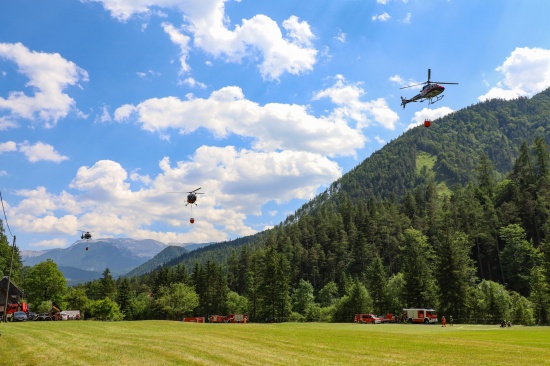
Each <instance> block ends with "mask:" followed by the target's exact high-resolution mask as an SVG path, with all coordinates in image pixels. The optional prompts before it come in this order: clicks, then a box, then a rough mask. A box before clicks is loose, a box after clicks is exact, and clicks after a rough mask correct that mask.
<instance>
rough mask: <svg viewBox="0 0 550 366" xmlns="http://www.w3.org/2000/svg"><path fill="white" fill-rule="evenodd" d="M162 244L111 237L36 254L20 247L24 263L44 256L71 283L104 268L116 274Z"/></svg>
mask: <svg viewBox="0 0 550 366" xmlns="http://www.w3.org/2000/svg"><path fill="white" fill-rule="evenodd" d="M86 247H88V250H86ZM165 248H166V245H165V244H163V243H161V242H158V241H156V240H151V239H145V240H134V239H112V238H110V239H94V240H78V241H76V242H75V243H74V244H73V245H71V246H70V247H68V248H63V249H51V250H48V251H46V252H45V253H42V254H39V255H36V253H29V252H32V251H23V252H22V253H21V255H22V259H23V260H24V261H25V265H27V266H34V265H35V264H38V263H40V262H44V261H45V260H46V259H51V260H53V261H54V262H55V263H56V264H57V266H58V267H59V269H60V270H61V272H63V274H64V275H65V277H66V278H67V279H70V283H73V284H74V283H75V282H84V281H89V280H91V279H94V278H100V277H101V274H102V273H103V271H104V270H105V268H109V270H110V271H111V273H112V275H113V277H115V278H116V277H118V276H120V275H123V274H125V273H128V272H129V271H131V270H132V269H134V268H135V267H137V266H139V265H141V264H143V263H145V262H147V261H148V260H149V259H151V258H153V257H154V256H155V255H157V254H158V253H159V252H161V251H162V250H163V249H165ZM92 277H93V278H92Z"/></svg>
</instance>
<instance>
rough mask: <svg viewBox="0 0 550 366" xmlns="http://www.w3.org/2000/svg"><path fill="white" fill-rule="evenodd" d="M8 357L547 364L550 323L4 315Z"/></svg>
mask: <svg viewBox="0 0 550 366" xmlns="http://www.w3.org/2000/svg"><path fill="white" fill-rule="evenodd" d="M0 330H1V331H2V335H1V337H0V347H1V348H0V365H2V366H4V365H41V366H43V365H56V366H62V365H71V366H72V365H393V364H401V365H476V366H479V365H530V366H536V365H544V364H550V327H521V326H514V327H512V328H509V329H501V328H499V327H498V326H486V325H483V326H480V325H455V326H454V327H449V326H447V327H446V328H443V327H441V326H440V325H408V324H377V325H372V324H369V325H366V324H363V325H359V324H325V323H282V324H196V323H183V322H171V321H136V322H99V321H58V322H26V323H7V324H4V323H0Z"/></svg>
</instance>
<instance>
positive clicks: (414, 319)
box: [403, 309, 437, 324]
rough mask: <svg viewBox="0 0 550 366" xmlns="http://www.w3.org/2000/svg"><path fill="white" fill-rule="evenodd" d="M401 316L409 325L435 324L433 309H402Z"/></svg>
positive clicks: (435, 315) (435, 314) (435, 316)
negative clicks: (403, 316) (402, 315)
mask: <svg viewBox="0 0 550 366" xmlns="http://www.w3.org/2000/svg"><path fill="white" fill-rule="evenodd" d="M403 314H404V315H405V317H406V321H407V322H409V323H424V324H435V323H437V311H435V310H434V309H403Z"/></svg>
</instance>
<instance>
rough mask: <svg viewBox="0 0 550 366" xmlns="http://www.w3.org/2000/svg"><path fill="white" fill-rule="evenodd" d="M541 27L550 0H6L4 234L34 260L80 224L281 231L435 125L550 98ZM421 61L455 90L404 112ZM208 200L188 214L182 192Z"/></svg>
mask: <svg viewBox="0 0 550 366" xmlns="http://www.w3.org/2000/svg"><path fill="white" fill-rule="evenodd" d="M548 14H550V2H548V1H546V0H538V1H537V0H531V1H519V0H518V1H507V0H498V1H497V0H487V1H473V0H464V1H458V0H449V1H445V0H433V1H432V0H408V1H404V0H340V1H327V0H302V1H288V0H279V1H258V0H255V1H251V0H240V1H235V0H233V1H231V0H227V1H224V0H81V1H79V0H49V1H47V2H46V1H41V0H32V1H31V0H4V1H2V2H1V3H0V190H1V192H2V196H3V199H4V207H5V210H6V215H7V218H8V224H9V226H10V229H11V232H12V233H13V234H14V235H16V236H17V243H18V246H19V247H20V248H21V249H24V250H25V249H33V250H41V249H48V248H54V247H66V246H68V245H70V244H72V243H73V242H74V241H75V240H77V239H78V238H79V230H81V229H82V230H89V231H92V232H93V235H94V237H95V238H100V237H130V238H136V239H145V238H150V239H155V240H159V241H161V242H164V243H171V242H172V243H191V242H195V243H202V242H211V241H222V240H226V239H232V238H236V237H240V236H244V235H249V234H252V233H255V232H258V231H261V230H263V229H265V228H268V227H271V226H273V225H277V224H278V223H280V222H281V221H282V220H284V218H285V217H286V216H287V215H288V214H290V213H293V212H294V211H295V210H296V209H297V208H298V207H300V206H301V205H302V204H303V203H304V202H307V201H308V200H309V199H311V198H313V197H314V196H315V195H316V194H317V193H320V192H322V191H323V190H324V189H326V187H327V186H328V185H330V183H332V182H333V181H335V180H336V179H338V178H339V177H340V176H341V175H342V174H344V173H346V172H347V171H349V170H350V169H351V168H353V167H354V166H356V165H357V164H359V163H360V162H361V161H363V160H364V159H365V158H367V157H368V156H369V155H370V154H371V153H372V152H374V151H376V150H378V149H380V148H381V147H383V146H384V144H386V143H387V142H388V141H391V140H392V139H394V138H397V137H398V136H400V135H401V134H402V133H403V132H404V131H406V130H407V129H409V128H412V127H414V126H416V125H418V124H420V123H421V122H422V121H423V120H424V119H425V118H426V117H429V118H431V119H432V120H435V119H436V118H437V117H440V116H443V115H445V114H448V113H450V112H452V111H455V110H458V109H461V108H464V107H467V106H469V105H472V104H475V103H477V102H478V101H480V100H485V99H487V98H504V99H510V98H515V97H518V96H531V95H533V94H535V93H537V92H539V91H541V90H543V89H545V88H547V87H549V86H550V37H548V34H550V23H549V22H548V19H547V17H548ZM428 68H431V70H432V78H431V79H432V81H446V82H458V83H459V85H456V86H451V85H449V86H448V87H447V89H446V91H445V93H444V94H445V98H444V99H443V100H441V101H439V102H438V103H436V104H433V105H427V104H426V103H411V104H409V105H407V108H406V109H402V108H401V106H400V96H405V97H409V98H410V97H412V96H413V95H415V94H416V93H418V90H419V89H418V88H410V89H405V90H400V89H399V88H400V87H402V86H405V85H410V84H414V83H419V82H424V81H426V79H427V70H428ZM198 187H202V190H201V191H202V192H204V193H205V194H204V195H201V196H199V199H198V201H197V203H198V206H195V207H194V208H193V209H191V208H190V207H186V206H185V194H178V193H171V192H187V191H190V190H193V189H195V188H198ZM190 217H194V218H195V223H194V224H190V222H189V219H190Z"/></svg>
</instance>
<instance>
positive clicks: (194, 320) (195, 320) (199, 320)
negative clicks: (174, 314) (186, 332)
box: [183, 316, 204, 323]
mask: <svg viewBox="0 0 550 366" xmlns="http://www.w3.org/2000/svg"><path fill="white" fill-rule="evenodd" d="M183 321H184V322H185V323H204V316H195V317H189V318H183Z"/></svg>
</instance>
